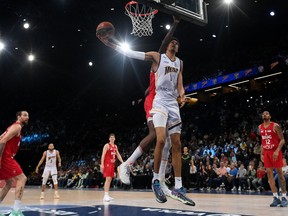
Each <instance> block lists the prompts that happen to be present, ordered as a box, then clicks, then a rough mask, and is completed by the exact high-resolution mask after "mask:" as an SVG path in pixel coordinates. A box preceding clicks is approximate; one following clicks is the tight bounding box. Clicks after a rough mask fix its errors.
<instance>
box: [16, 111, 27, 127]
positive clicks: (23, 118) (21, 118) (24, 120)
mask: <svg viewBox="0 0 288 216" xmlns="http://www.w3.org/2000/svg"><path fill="white" fill-rule="evenodd" d="M18 120H19V121H20V122H21V123H22V124H24V125H27V124H28V121H29V114H28V112H26V111H22V113H21V116H18Z"/></svg>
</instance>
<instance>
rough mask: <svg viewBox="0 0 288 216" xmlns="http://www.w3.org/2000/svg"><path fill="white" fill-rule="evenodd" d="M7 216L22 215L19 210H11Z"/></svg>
mask: <svg viewBox="0 0 288 216" xmlns="http://www.w3.org/2000/svg"><path fill="white" fill-rule="evenodd" d="M9 216H24V214H23V213H22V212H21V211H20V210H18V211H15V210H13V211H12V212H11V213H10V214H9Z"/></svg>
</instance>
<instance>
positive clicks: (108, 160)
mask: <svg viewBox="0 0 288 216" xmlns="http://www.w3.org/2000/svg"><path fill="white" fill-rule="evenodd" d="M116 157H117V158H118V160H119V161H120V162H121V163H123V160H122V157H121V155H120V154H119V152H118V148H117V145H116V144H115V134H113V133H112V134H110V135H109V143H106V144H105V145H104V147H103V151H102V156H101V165H100V168H101V171H102V173H103V177H104V178H106V180H105V184H104V198H103V201H105V202H110V201H111V200H112V199H113V198H112V197H110V196H109V189H110V185H111V181H112V179H113V177H114V171H115V169H114V164H115V161H116Z"/></svg>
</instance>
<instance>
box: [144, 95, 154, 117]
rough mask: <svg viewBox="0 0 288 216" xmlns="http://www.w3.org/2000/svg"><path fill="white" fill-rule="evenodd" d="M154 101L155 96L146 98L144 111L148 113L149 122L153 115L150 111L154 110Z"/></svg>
mask: <svg viewBox="0 0 288 216" xmlns="http://www.w3.org/2000/svg"><path fill="white" fill-rule="evenodd" d="M153 100H154V95H147V97H146V98H145V102H144V110H145V112H146V119H147V121H148V119H149V118H152V115H151V114H150V111H151V109H152V105H153Z"/></svg>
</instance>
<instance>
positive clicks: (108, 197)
mask: <svg viewBox="0 0 288 216" xmlns="http://www.w3.org/2000/svg"><path fill="white" fill-rule="evenodd" d="M112 199H113V198H112V197H110V196H109V195H104V198H103V201H104V202H110V201H111V200H112Z"/></svg>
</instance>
